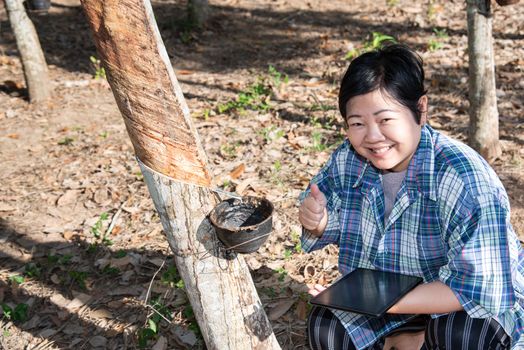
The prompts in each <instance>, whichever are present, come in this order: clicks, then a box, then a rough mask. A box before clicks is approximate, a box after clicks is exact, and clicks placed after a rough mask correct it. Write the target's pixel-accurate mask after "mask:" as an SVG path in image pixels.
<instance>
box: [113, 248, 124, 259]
mask: <svg viewBox="0 0 524 350" xmlns="http://www.w3.org/2000/svg"><path fill="white" fill-rule="evenodd" d="M126 256H127V252H126V251H125V250H123V249H119V250H118V251H117V252H116V253H115V258H117V259H122V258H124V257H126Z"/></svg>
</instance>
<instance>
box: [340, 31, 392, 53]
mask: <svg viewBox="0 0 524 350" xmlns="http://www.w3.org/2000/svg"><path fill="white" fill-rule="evenodd" d="M387 42H390V43H396V42H397V40H396V39H395V38H394V37H392V36H390V35H386V34H382V33H379V32H372V33H371V39H370V40H368V41H364V42H363V43H362V45H361V47H360V48H356V49H352V50H350V51H349V52H348V53H347V54H346V56H345V57H344V59H346V60H352V59H353V58H355V57H357V56H359V55H361V54H363V53H366V52H369V51H373V50H376V49H380V48H381V47H382V46H383V45H384V44H385V43H387Z"/></svg>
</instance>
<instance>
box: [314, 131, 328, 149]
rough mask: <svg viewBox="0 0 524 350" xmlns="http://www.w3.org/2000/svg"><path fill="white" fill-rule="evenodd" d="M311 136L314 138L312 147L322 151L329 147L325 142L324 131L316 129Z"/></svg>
mask: <svg viewBox="0 0 524 350" xmlns="http://www.w3.org/2000/svg"><path fill="white" fill-rule="evenodd" d="M311 138H312V140H313V146H312V147H311V148H312V149H313V150H314V151H316V152H322V151H325V150H326V149H327V146H326V145H325V144H324V142H323V137H322V133H321V132H319V131H317V130H315V131H313V132H312V133H311Z"/></svg>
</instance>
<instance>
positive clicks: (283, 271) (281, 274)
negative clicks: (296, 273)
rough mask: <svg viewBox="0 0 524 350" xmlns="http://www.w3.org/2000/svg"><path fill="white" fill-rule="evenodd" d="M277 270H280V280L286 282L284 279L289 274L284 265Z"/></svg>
mask: <svg viewBox="0 0 524 350" xmlns="http://www.w3.org/2000/svg"><path fill="white" fill-rule="evenodd" d="M275 271H276V272H278V280H279V281H280V282H284V279H285V278H286V276H287V271H286V269H285V268H283V267H279V268H278V269H276V270H275Z"/></svg>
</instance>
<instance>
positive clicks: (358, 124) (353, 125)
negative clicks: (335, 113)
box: [348, 122, 363, 128]
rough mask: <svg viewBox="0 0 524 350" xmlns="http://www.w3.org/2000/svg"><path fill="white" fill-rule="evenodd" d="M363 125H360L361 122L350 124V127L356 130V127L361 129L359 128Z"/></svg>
mask: <svg viewBox="0 0 524 350" xmlns="http://www.w3.org/2000/svg"><path fill="white" fill-rule="evenodd" d="M362 125H363V124H362V123H360V122H350V123H348V126H349V127H352V128H356V127H359V126H362Z"/></svg>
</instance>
